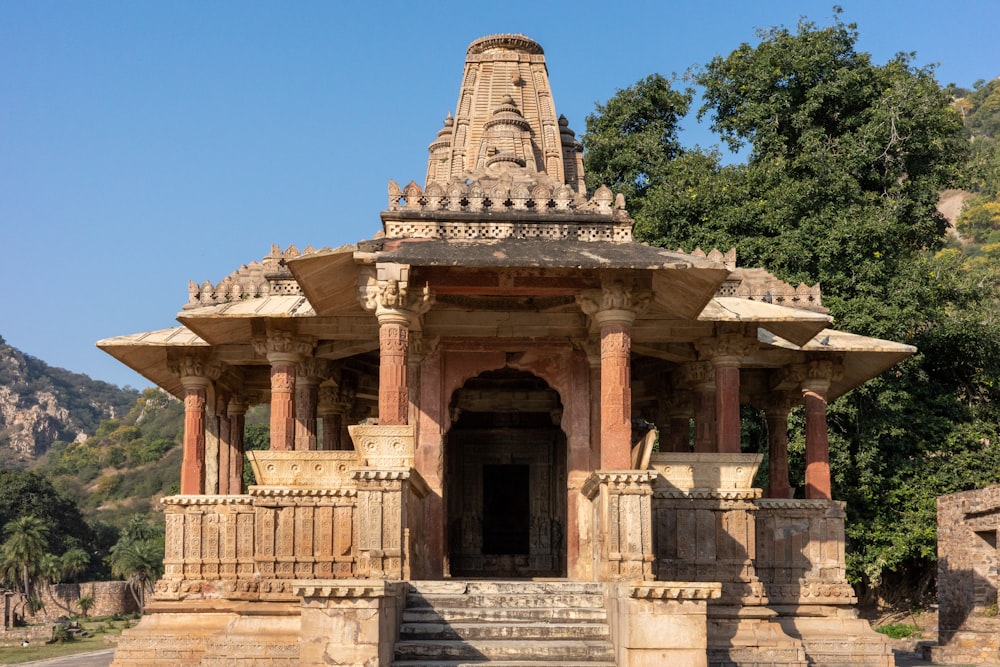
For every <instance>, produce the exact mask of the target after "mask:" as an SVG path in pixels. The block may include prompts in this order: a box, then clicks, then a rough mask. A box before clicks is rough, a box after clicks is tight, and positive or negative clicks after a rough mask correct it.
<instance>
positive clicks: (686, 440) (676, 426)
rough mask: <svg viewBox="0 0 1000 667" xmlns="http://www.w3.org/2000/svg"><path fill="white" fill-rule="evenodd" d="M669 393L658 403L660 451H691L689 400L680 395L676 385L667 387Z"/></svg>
mask: <svg viewBox="0 0 1000 667" xmlns="http://www.w3.org/2000/svg"><path fill="white" fill-rule="evenodd" d="M668 391H669V392H670V395H669V396H668V397H667V398H666V399H664V400H663V401H661V403H660V415H661V416H660V418H659V422H660V424H662V426H659V428H660V451H661V452H689V451H691V405H692V403H691V400H690V398H689V397H688V396H686V395H682V393H681V391H680V390H678V389H677V388H676V386H673V387H670V388H669V389H668Z"/></svg>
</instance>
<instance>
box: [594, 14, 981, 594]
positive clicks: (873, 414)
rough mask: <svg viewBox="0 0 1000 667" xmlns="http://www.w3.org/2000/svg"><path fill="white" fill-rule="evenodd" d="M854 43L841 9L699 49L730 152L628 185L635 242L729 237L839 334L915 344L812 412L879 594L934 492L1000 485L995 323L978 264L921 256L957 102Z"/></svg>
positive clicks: (926, 248)
mask: <svg viewBox="0 0 1000 667" xmlns="http://www.w3.org/2000/svg"><path fill="white" fill-rule="evenodd" d="M856 42H857V31H856V28H855V26H854V25H849V24H844V23H842V22H840V20H839V17H838V18H837V19H835V20H834V22H833V25H830V26H826V27H821V26H817V25H816V24H814V23H812V22H809V21H806V20H803V21H802V22H800V23H799V24H798V26H797V27H796V29H794V30H790V29H787V28H783V27H779V28H773V29H770V30H766V31H763V32H761V33H760V34H759V42H758V43H756V44H755V45H751V44H743V45H741V46H739V47H738V48H737V49H736V50H735V51H733V52H732V53H731V54H729V55H728V56H718V57H716V58H715V59H713V60H712V61H711V62H710V63H709V64H708V65H706V66H705V67H704V68H702V69H701V70H700V71H699V72H698V73H697V74H696V75H695V81H696V83H698V84H699V85H701V86H702V87H703V88H704V91H705V92H704V98H703V101H704V104H703V106H702V107H701V110H700V116H701V117H710V118H711V121H712V127H713V129H714V130H715V131H717V132H719V133H720V135H721V137H722V139H723V141H725V142H726V144H727V145H728V147H729V148H731V149H734V150H736V149H743V150H744V151H745V152H744V153H742V155H745V156H746V157H745V161H744V162H742V163H738V164H732V165H726V166H723V165H721V164H720V159H719V156H718V155H716V154H712V153H705V152H702V151H687V152H686V151H684V150H683V149H677V148H676V147H671V149H670V151H664V154H663V156H662V157H663V158H664V159H665V160H666V164H665V166H664V164H663V162H662V161H652V162H651V164H656V165H657V173H661V174H663V175H664V176H663V178H662V179H660V180H653V181H651V182H650V183H649V186H648V187H647V188H645V190H641V191H635V193H634V195H633V196H637V197H639V199H640V201H639V210H640V211H641V216H636V234H637V236H638V237H639V238H640V240H645V241H648V242H650V243H653V244H655V245H659V246H663V247H667V248H678V247H681V248H685V249H687V250H692V249H693V248H694V247H696V246H700V247H702V248H703V249H706V250H708V249H710V248H712V247H718V248H720V249H728V248H730V247H736V248H737V250H738V255H739V257H740V263H741V265H743V266H764V267H766V268H767V269H769V270H771V271H772V272H774V273H776V274H777V275H778V276H779V277H781V278H782V279H784V280H786V281H789V282H792V283H797V282H799V281H804V282H807V283H809V284H812V283H815V282H821V283H822V285H823V293H824V303H825V304H826V305H827V306H828V307H829V308H830V310H831V314H832V315H833V316H834V317H835V320H836V321H837V323H838V328H843V329H846V330H848V331H853V332H856V333H861V334H865V335H871V336H876V337H880V338H888V339H892V340H899V341H903V342H908V343H912V344H914V345H916V346H917V347H918V349H919V350H920V352H919V353H918V354H917V355H916V356H914V357H913V358H911V359H909V360H907V361H905V362H904V363H902V364H900V365H899V366H897V367H896V368H895V369H894V370H893V371H892V372H890V373H887V374H884V375H883V376H882V377H880V378H877V379H876V380H874V381H872V382H871V383H869V384H867V385H865V386H863V387H860V388H859V389H857V390H855V391H853V392H851V393H850V394H848V395H847V396H845V397H844V398H842V399H840V400H839V401H838V402H836V403H834V404H833V405H832V406H831V409H830V412H829V423H830V439H831V464H832V467H833V471H834V493H835V494H836V495H837V496H838V497H840V498H843V499H845V500H847V502H848V514H849V523H848V526H849V531H850V533H849V552H850V553H849V565H850V568H851V576H852V578H853V579H854V580H855V581H857V582H859V583H862V584H868V585H869V586H868V588H867V590H868V591H869V592H872V593H873V594H882V593H884V592H885V591H889V590H891V589H892V588H893V585H894V584H895V583H897V582H898V581H900V580H904V579H908V578H912V575H916V578H917V579H919V580H920V581H921V582H922V584H923V585H925V586H926V585H929V581H930V577H932V576H933V572H934V565H933V562H934V558H935V553H934V526H935V524H936V522H935V519H934V499H935V497H936V496H937V495H939V494H941V493H949V492H953V491H959V490H964V489H968V488H974V487H975V486H978V485H982V484H986V483H990V482H991V481H1000V468H998V467H997V466H996V457H997V452H996V448H997V447H998V440H997V437H996V430H997V429H996V423H997V422H998V417H1000V414H998V410H997V406H998V404H1000V395H998V393H997V392H998V388H1000V343H998V341H1000V325H998V322H997V311H998V309H997V308H996V304H997V294H996V292H995V290H994V289H993V285H994V284H995V283H994V282H993V280H991V279H990V278H991V276H993V275H995V274H990V273H989V272H986V271H984V270H981V267H977V266H973V264H972V263H970V262H967V261H964V260H963V258H962V257H961V254H960V253H957V254H956V253H950V252H945V253H939V254H935V251H936V250H938V249H940V248H941V247H942V246H943V243H944V231H945V221H944V219H943V218H942V216H941V215H940V214H938V212H937V211H936V208H935V204H936V202H937V198H938V193H939V192H940V191H941V190H942V189H944V188H946V187H949V186H951V185H953V183H954V182H955V180H956V177H957V176H958V173H957V171H958V170H957V166H958V165H962V164H964V161H965V158H966V156H967V155H968V150H969V144H968V141H967V139H966V135H965V134H964V132H963V129H962V125H961V115H960V113H959V112H958V111H956V109H955V108H954V107H953V106H952V104H951V103H952V99H951V97H950V96H949V95H948V94H946V93H945V92H944V91H943V90H942V89H941V88H940V86H939V85H938V84H937V82H936V81H935V79H934V75H933V70H932V69H931V68H919V67H915V66H914V65H913V64H912V59H913V56H912V55H906V54H901V55H898V56H896V57H895V58H893V59H892V60H890V61H889V62H888V63H886V64H885V65H878V64H875V63H873V62H872V59H871V56H870V55H869V54H867V53H863V52H859V51H857V50H856V48H855V45H856ZM629 99H631V97H630V96H625V98H624V102H628V100H629ZM622 108H624V109H625V110H626V113H634V114H639V115H640V116H641V117H646V116H649V115H651V114H650V112H649V111H648V110H645V109H642V108H641V107H632V108H630V107H628V106H623V105H620V104H614V103H612V102H610V101H609V102H608V103H607V104H605V105H603V106H601V107H598V114H601V113H604V112H605V110H606V109H622ZM595 120H596V119H595ZM640 120H641V118H640ZM638 126H641V123H639V124H638ZM614 127H621V128H626V127H630V124H629V123H628V122H626V121H624V120H622V119H621V118H618V119H616V120H615V122H614V123H613V124H612V125H611V129H609V126H608V125H606V124H600V123H597V122H591V119H588V126H587V132H586V133H585V134H584V137H583V141H584V145H585V146H588V145H589V144H588V141H589V138H590V137H591V136H592V135H600V134H604V133H606V132H613V131H614V130H613V128H614ZM585 162H586V166H587V167H588V169H589V168H590V167H591V166H592V165H594V166H596V167H598V168H599V169H600V168H603V166H604V160H603V159H598V160H594V159H592V158H591V156H589V155H587V154H585ZM644 168H645V165H644V163H642V162H639V163H637V164H635V165H633V170H638V173H645V172H643V171H642V170H643V169H644ZM619 170H620V172H621V173H624V174H631V173H635V172H634V171H633V172H630V171H629V170H628V168H627V167H620V168H619ZM622 182H623V184H624V185H618V186H616V187H617V188H618V189H619V191H625V192H626V193H627V194H628V192H629V191H628V187H629V185H628V179H627V178H626V179H623V181H622ZM626 203H627V204H632V203H635V202H634V200H633V201H632V202H629V201H628V199H627V201H626ZM630 207H631V206H630ZM799 427H800V431H799V432H798V434H797V435H795V436H793V437H792V440H791V442H790V449H791V450H792V451H793V453H794V452H796V451H798V450H799V449H801V444H802V434H801V425H799ZM793 462H794V457H793ZM894 577H895V578H896V579H893V578H894Z"/></svg>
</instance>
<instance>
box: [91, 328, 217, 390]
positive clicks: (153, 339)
mask: <svg viewBox="0 0 1000 667" xmlns="http://www.w3.org/2000/svg"><path fill="white" fill-rule="evenodd" d="M96 345H97V347H98V348H100V349H101V350H104V351H105V352H107V353H108V354H110V355H111V356H112V357H114V358H115V359H117V360H118V361H120V362H121V363H123V364H125V365H126V366H128V367H129V368H131V369H132V370H133V371H135V372H136V373H138V374H139V375H141V376H143V377H144V378H146V379H147V380H149V381H150V382H152V383H153V384H155V385H156V386H158V387H160V388H161V389H163V390H164V391H166V392H168V393H169V394H172V395H173V396H176V397H177V398H180V399H183V398H184V387H183V385H181V380H180V377H179V376H178V375H177V374H175V373H173V372H172V371H171V370H170V364H169V360H168V356H169V355H170V353H171V352H178V351H180V352H190V351H202V350H207V349H208V348H209V345H208V343H207V342H205V341H204V340H202V339H201V338H200V337H199V336H198V335H197V334H195V333H194V332H193V331H191V330H190V329H188V328H186V327H173V328H170V329H160V330H157V331H146V332H143V333H137V334H130V335H126V336H115V337H113V338H105V339H103V340H99V341H97V343H96Z"/></svg>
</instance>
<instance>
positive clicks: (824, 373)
mask: <svg viewBox="0 0 1000 667" xmlns="http://www.w3.org/2000/svg"><path fill="white" fill-rule="evenodd" d="M804 367H805V368H804V371H805V372H804V377H803V379H802V381H801V382H802V391H817V392H826V391H827V390H828V389H830V383H832V382H833V381H834V380H839V379H840V378H842V377H844V367H843V365H841V364H840V363H838V362H836V361H834V360H833V359H813V360H811V361H809V363H808V364H804Z"/></svg>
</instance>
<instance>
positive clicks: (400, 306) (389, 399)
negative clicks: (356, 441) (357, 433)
mask: <svg viewBox="0 0 1000 667" xmlns="http://www.w3.org/2000/svg"><path fill="white" fill-rule="evenodd" d="M408 273H409V267H405V266H400V265H395V264H386V265H379V266H378V267H377V279H373V280H370V281H369V284H368V285H367V287H366V288H365V291H364V293H363V295H362V305H363V306H364V307H365V308H366V309H368V310H369V311H374V313H375V316H376V317H377V318H378V324H379V336H378V339H379V386H378V420H379V424H381V425H382V426H397V425H404V424H406V423H408V421H409V412H410V396H409V379H408V368H409V335H410V329H411V328H417V327H415V325H416V323H417V319H418V318H419V317H420V316H421V315H423V314H424V313H425V312H427V310H428V309H429V308H430V307H431V305H432V304H433V298H432V297H431V294H430V288H429V287H427V286H425V287H424V289H423V291H422V292H421V293H420V294H419V295H412V294H411V293H410V292H409V288H408V283H407V275H408Z"/></svg>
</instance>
